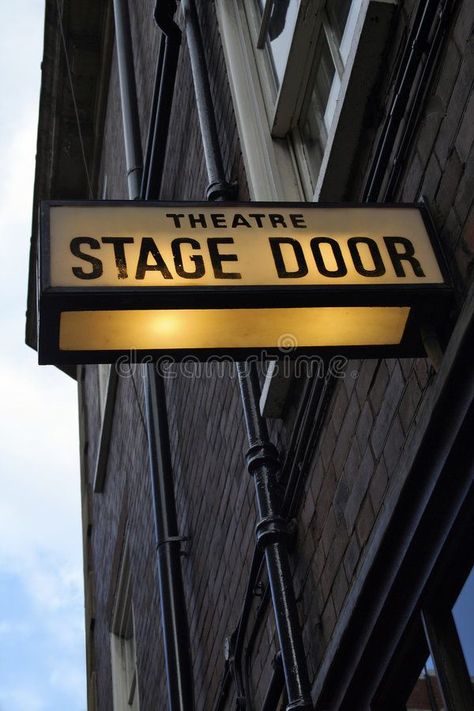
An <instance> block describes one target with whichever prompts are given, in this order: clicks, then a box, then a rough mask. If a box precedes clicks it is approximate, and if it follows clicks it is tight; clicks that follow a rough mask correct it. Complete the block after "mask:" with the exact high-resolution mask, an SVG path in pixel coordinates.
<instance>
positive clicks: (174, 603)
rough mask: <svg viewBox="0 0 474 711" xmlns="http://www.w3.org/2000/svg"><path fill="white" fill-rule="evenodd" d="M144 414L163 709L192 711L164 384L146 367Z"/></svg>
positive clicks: (187, 632) (189, 658)
mask: <svg viewBox="0 0 474 711" xmlns="http://www.w3.org/2000/svg"><path fill="white" fill-rule="evenodd" d="M147 370H148V375H147V378H146V381H145V387H146V399H145V402H146V413H147V429H148V451H149V458H150V471H151V484H152V493H153V510H154V512H155V516H154V518H155V533H156V547H157V552H158V571H159V585H160V602H161V621H162V628H163V638H164V650H165V665H166V680H167V686H168V708H169V709H170V711H191V709H193V708H194V699H193V679H192V661H191V651H190V649H191V646H190V640H189V628H188V622H187V615H186V602H185V597H184V586H183V578H182V573H181V542H182V540H183V538H182V537H181V536H180V535H179V530H178V522H177V515H176V503H175V495H174V486H173V474H172V466H171V452H170V443H169V431H168V415H167V411H166V394H165V389H164V383H163V379H162V378H161V377H157V376H156V373H155V370H154V368H153V367H152V366H147Z"/></svg>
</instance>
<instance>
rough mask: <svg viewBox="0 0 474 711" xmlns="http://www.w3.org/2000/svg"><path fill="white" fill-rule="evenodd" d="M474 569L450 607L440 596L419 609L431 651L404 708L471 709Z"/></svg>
mask: <svg viewBox="0 0 474 711" xmlns="http://www.w3.org/2000/svg"><path fill="white" fill-rule="evenodd" d="M473 587H474V571H471V574H470V575H469V577H468V578H467V580H466V582H465V584H464V586H463V589H462V590H461V593H460V594H459V596H458V598H457V600H456V602H455V604H454V606H453V608H452V610H451V609H450V607H449V605H448V604H446V603H444V602H443V600H442V598H441V599H440V600H438V601H437V603H436V607H435V608H433V609H429V610H428V609H424V610H422V613H421V617H422V622H423V629H424V635H425V639H426V645H427V647H428V648H429V650H430V652H431V653H430V654H429V656H428V653H427V659H426V661H425V664H424V667H423V670H422V672H421V674H420V676H419V678H418V680H417V682H416V684H415V686H414V688H413V690H412V692H411V693H410V696H409V698H408V700H407V702H406V709H407V711H424V709H430V710H432V711H446V710H447V711H462V710H463V709H471V708H474V692H473V688H472V685H473V681H474V674H473V666H472V665H473V661H474V660H473V655H474V626H473V622H472V620H473V614H472V613H473V596H472V592H473Z"/></svg>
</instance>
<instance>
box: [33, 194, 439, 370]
mask: <svg viewBox="0 0 474 711" xmlns="http://www.w3.org/2000/svg"><path fill="white" fill-rule="evenodd" d="M41 213H42V214H41V235H40V250H39V275H40V276H39V284H38V292H39V293H38V296H39V329H38V333H39V335H38V340H39V343H38V350H39V360H40V363H54V364H74V363H108V362H114V361H116V360H117V358H119V357H120V356H123V355H124V354H128V355H130V356H131V357H133V358H136V359H140V358H143V357H144V356H152V357H153V358H155V357H156V358H158V357H160V356H162V355H169V356H173V357H174V358H176V359H182V358H183V357H185V356H186V355H189V354H192V355H194V356H197V357H198V358H200V359H206V358H208V357H210V356H221V355H226V356H227V355H228V356H231V357H235V358H236V359H242V358H245V357H247V356H248V355H250V354H258V353H261V352H262V351H264V352H265V353H266V354H268V355H278V354H279V353H281V352H282V350H284V351H285V352H287V346H286V345H285V344H287V343H288V342H290V343H291V345H292V348H293V352H294V354H295V355H296V354H298V353H304V354H319V355H324V354H325V353H327V354H329V353H341V354H345V355H348V356H354V357H379V356H403V355H418V354H420V353H421V352H422V349H421V343H420V337H419V333H420V328H421V327H422V326H423V325H429V327H430V328H431V327H436V321H437V320H439V319H442V318H443V317H444V315H445V313H446V309H447V304H448V300H449V299H448V297H449V294H450V288H449V285H448V280H447V277H446V271H445V269H444V266H443V260H442V258H441V255H440V253H439V249H438V246H437V242H436V239H435V237H434V235H433V234H432V231H431V230H430V223H429V220H428V219H427V216H426V215H425V213H424V211H423V209H422V208H421V207H420V206H417V205H393V206H385V205H371V206H367V205H320V204H312V203H309V204H308V203H304V204H300V203H284V204H283V203H245V204H243V203H232V204H230V203H149V202H146V203H144V202H129V201H127V202H119V201H97V202H93V201H88V202H44V203H42V205H41ZM285 339H286V340H285Z"/></svg>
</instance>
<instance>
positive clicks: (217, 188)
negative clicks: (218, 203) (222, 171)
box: [206, 180, 235, 201]
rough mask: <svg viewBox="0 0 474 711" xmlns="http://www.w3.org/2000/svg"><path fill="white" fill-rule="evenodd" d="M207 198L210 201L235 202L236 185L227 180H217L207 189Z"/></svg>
mask: <svg viewBox="0 0 474 711" xmlns="http://www.w3.org/2000/svg"><path fill="white" fill-rule="evenodd" d="M206 197H207V199H208V200H210V201H215V200H220V199H224V200H233V199H234V198H235V185H232V184H231V183H228V182H227V181H226V180H216V181H215V182H214V183H210V185H208V187H207V191H206Z"/></svg>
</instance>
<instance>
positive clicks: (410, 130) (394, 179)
mask: <svg viewBox="0 0 474 711" xmlns="http://www.w3.org/2000/svg"><path fill="white" fill-rule="evenodd" d="M450 6H452V3H450V2H449V1H448V0H446V2H445V3H444V5H443V6H442V7H441V8H440V10H439V12H438V19H437V25H436V30H435V32H434V34H433V37H432V38H431V39H430V48H429V52H428V54H427V57H426V61H425V64H424V67H423V70H422V73H421V75H420V77H419V79H418V82H417V87H416V90H415V93H414V95H413V98H411V107H410V110H409V112H408V118H407V119H406V120H405V125H404V129H403V134H402V137H401V139H400V142H399V146H398V148H397V152H396V155H395V156H394V158H393V162H392V166H391V170H390V174H389V180H388V184H387V188H386V190H385V196H384V200H385V201H386V202H391V201H393V200H394V196H395V190H396V187H397V185H398V182H399V179H400V175H401V174H402V170H403V168H404V165H405V163H406V158H407V155H408V152H409V149H410V146H411V144H412V140H413V136H414V134H415V131H416V130H417V128H418V120H419V117H420V113H421V109H422V107H423V103H424V100H425V97H426V95H427V93H428V90H429V87H430V83H431V78H432V75H433V71H434V68H435V66H436V63H437V61H438V56H439V53H440V51H441V47H442V45H443V42H444V39H445V36H446V34H447V31H448V27H449V19H450V11H451V10H452V7H450ZM412 91H413V88H412Z"/></svg>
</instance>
